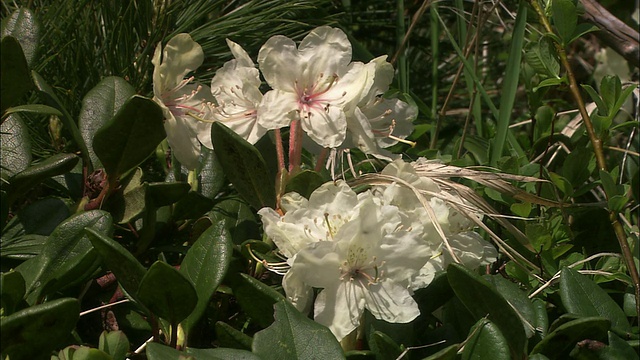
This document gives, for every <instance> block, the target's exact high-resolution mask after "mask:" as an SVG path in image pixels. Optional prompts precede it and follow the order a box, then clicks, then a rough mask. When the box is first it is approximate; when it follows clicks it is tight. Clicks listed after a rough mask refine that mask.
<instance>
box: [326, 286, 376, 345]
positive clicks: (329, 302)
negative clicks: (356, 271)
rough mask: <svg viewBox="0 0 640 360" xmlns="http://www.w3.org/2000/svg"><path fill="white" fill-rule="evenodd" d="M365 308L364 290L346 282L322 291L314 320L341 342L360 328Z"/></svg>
mask: <svg viewBox="0 0 640 360" xmlns="http://www.w3.org/2000/svg"><path fill="white" fill-rule="evenodd" d="M364 308H365V298H364V295H363V294H362V289H361V288H360V287H357V286H353V284H352V283H349V282H346V283H342V284H340V286H338V287H332V288H327V289H324V290H322V291H320V293H319V294H318V297H317V298H316V301H315V304H314V320H315V321H317V322H318V323H320V324H322V325H324V326H326V327H328V328H329V330H331V332H332V333H333V335H335V337H336V339H338V341H340V340H342V339H343V338H344V337H345V336H347V335H349V334H350V333H351V332H352V331H353V330H355V329H356V328H357V327H358V325H359V324H360V320H361V319H362V314H363V312H364Z"/></svg>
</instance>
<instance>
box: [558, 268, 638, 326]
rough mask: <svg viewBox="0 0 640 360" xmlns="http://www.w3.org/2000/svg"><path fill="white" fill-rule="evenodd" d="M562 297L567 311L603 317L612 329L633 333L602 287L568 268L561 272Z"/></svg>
mask: <svg viewBox="0 0 640 360" xmlns="http://www.w3.org/2000/svg"><path fill="white" fill-rule="evenodd" d="M560 297H561V299H562V304H563V305H564V307H565V308H566V309H567V311H569V312H571V313H573V314H577V315H580V316H585V317H587V316H591V317H593V316H599V317H603V318H606V319H609V321H611V327H613V328H616V329H619V330H621V331H625V332H630V331H631V325H629V321H627V317H626V316H625V314H624V311H622V309H621V308H620V306H618V304H616V302H615V301H613V299H612V298H611V297H610V296H609V295H608V294H607V293H606V292H605V291H604V290H602V288H601V287H600V286H598V285H596V283H594V282H593V281H591V280H590V279H589V278H588V277H586V276H584V275H581V274H580V273H578V272H577V271H575V270H573V269H571V268H568V267H565V268H563V269H562V270H561V272H560Z"/></svg>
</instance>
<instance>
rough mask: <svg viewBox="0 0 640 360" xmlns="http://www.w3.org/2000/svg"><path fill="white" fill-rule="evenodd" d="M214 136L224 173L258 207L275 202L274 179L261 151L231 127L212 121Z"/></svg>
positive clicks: (270, 205) (217, 154) (242, 194)
mask: <svg viewBox="0 0 640 360" xmlns="http://www.w3.org/2000/svg"><path fill="white" fill-rule="evenodd" d="M211 138H212V139H213V143H214V144H215V149H214V150H215V153H216V156H217V157H218V158H219V159H220V163H221V164H222V168H223V169H224V173H225V175H226V176H227V178H229V180H231V183H232V184H233V186H234V187H235V189H236V190H237V191H238V193H240V195H241V196H242V197H243V198H244V199H245V200H246V201H247V202H248V203H249V204H250V205H251V206H253V207H254V208H255V209H261V208H263V207H266V206H269V207H273V206H274V205H275V203H276V194H275V188H274V183H273V179H272V178H271V177H270V176H269V171H268V170H267V164H266V163H265V161H264V159H263V158H262V155H261V154H260V152H259V151H258V150H257V149H256V148H255V147H254V146H253V145H251V144H250V143H248V142H247V141H246V140H244V139H243V138H242V137H240V136H239V135H238V134H236V133H234V132H233V131H232V130H231V129H229V128H228V127H226V126H224V125H221V124H218V123H213V125H212V126H211Z"/></svg>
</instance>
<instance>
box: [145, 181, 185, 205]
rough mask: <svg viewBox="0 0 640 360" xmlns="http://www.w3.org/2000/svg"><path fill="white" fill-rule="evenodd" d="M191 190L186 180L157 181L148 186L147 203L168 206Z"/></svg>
mask: <svg viewBox="0 0 640 360" xmlns="http://www.w3.org/2000/svg"><path fill="white" fill-rule="evenodd" d="M189 190H191V186H189V184H188V183H186V182H172V183H167V182H157V183H149V185H148V186H147V194H146V196H147V203H148V204H149V205H151V206H153V207H161V206H167V205H171V204H173V203H175V202H176V201H178V200H180V199H182V198H183V197H184V196H185V195H187V193H188V192H189Z"/></svg>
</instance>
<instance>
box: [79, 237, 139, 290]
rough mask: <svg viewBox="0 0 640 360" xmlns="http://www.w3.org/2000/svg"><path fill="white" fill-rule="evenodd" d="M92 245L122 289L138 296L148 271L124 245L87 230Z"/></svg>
mask: <svg viewBox="0 0 640 360" xmlns="http://www.w3.org/2000/svg"><path fill="white" fill-rule="evenodd" d="M86 232H87V234H88V235H89V240H91V244H93V247H94V248H95V249H96V250H97V251H98V253H99V254H100V256H101V257H102V261H103V262H104V264H105V265H106V267H107V268H108V269H109V270H111V272H112V273H113V274H114V275H115V276H116V279H118V282H119V283H120V285H122V287H123V288H124V289H125V290H126V291H127V293H129V294H130V295H132V296H136V294H137V292H138V287H139V286H140V281H141V280H142V278H143V277H144V275H145V273H146V269H145V268H144V266H142V264H140V263H139V262H138V260H136V258H135V257H134V256H133V255H132V254H131V253H130V252H129V251H128V250H127V249H125V248H124V247H123V246H122V245H120V244H118V243H117V242H116V241H114V240H113V239H111V238H109V237H107V236H106V235H104V234H102V233H100V232H98V231H95V230H93V229H90V228H89V229H86Z"/></svg>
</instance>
